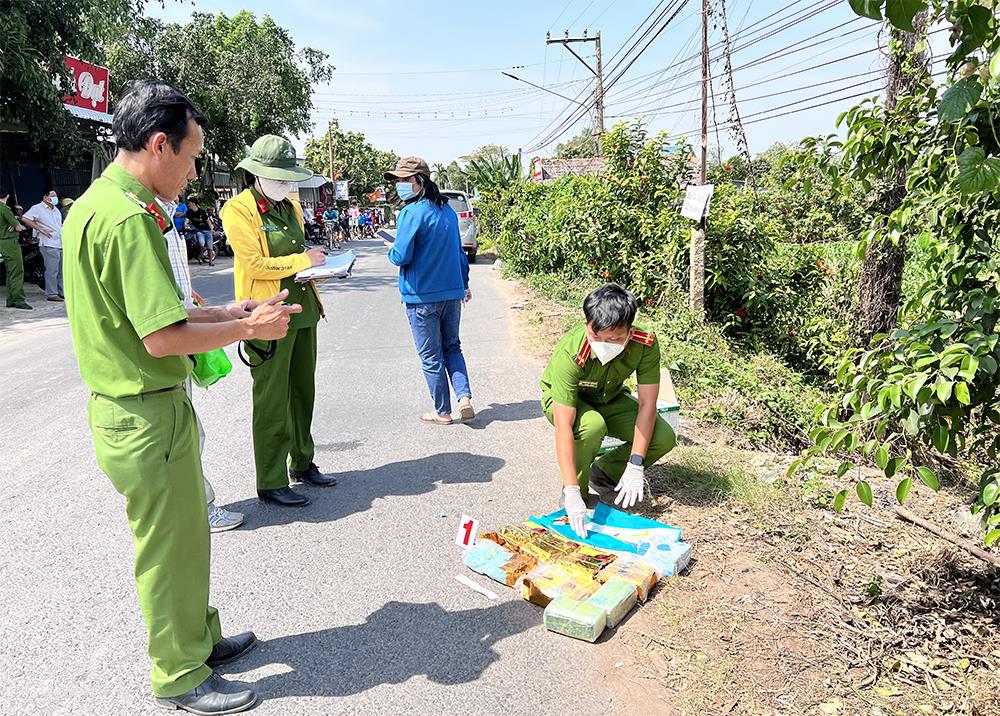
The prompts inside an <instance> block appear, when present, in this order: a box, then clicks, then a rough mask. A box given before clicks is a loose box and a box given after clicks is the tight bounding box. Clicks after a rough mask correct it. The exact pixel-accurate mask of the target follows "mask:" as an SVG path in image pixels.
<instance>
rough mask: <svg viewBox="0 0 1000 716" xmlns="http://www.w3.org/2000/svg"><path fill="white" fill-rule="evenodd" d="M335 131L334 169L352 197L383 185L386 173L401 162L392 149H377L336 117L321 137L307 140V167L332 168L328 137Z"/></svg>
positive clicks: (324, 169) (323, 170)
mask: <svg viewBox="0 0 1000 716" xmlns="http://www.w3.org/2000/svg"><path fill="white" fill-rule="evenodd" d="M331 132H332V134H333V171H334V174H337V175H338V177H337V178H339V179H343V180H346V181H347V182H348V189H349V190H350V192H351V196H354V197H358V198H363V197H364V195H365V194H369V193H371V192H373V191H375V189H376V188H377V187H379V186H382V185H384V184H385V183H386V182H385V179H384V178H383V175H384V174H385V172H386V171H387V170H389V169H392V168H393V167H394V166H395V165H396V162H398V161H399V155H397V154H396V153H395V152H393V151H383V150H381V149H376V148H375V147H374V146H372V144H371V143H369V142H368V140H367V139H366V138H365V135H364V134H362V133H361V132H345V131H344V130H343V129H341V128H340V123H339V122H337V120H333V121H332V122H331V124H330V126H329V127H328V128H327V131H326V132H324V133H323V135H322V136H320V137H313V138H311V139H309V140H308V141H307V142H306V166H307V167H309V168H310V169H312V170H313V171H314V172H316V173H318V174H323V175H326V174H327V173H329V171H330V166H329V164H330V162H329V157H330V154H329V145H328V141H329V139H328V137H329V136H330V133H331Z"/></svg>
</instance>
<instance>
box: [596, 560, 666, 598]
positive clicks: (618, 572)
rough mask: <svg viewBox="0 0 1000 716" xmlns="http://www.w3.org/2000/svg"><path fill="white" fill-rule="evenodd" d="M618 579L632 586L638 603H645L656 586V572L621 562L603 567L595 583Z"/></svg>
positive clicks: (641, 566) (649, 568) (650, 568)
mask: <svg viewBox="0 0 1000 716" xmlns="http://www.w3.org/2000/svg"><path fill="white" fill-rule="evenodd" d="M612 579H619V580H621V581H623V582H628V583H629V584H634V585H635V588H636V590H637V591H638V594H639V601H640V602H645V601H646V599H647V598H648V597H649V593H650V592H651V591H653V587H655V586H656V582H657V578H656V572H655V571H653V568H652V567H647V566H646V565H644V564H638V563H636V562H632V563H628V562H623V561H621V560H619V561H617V562H614V563H613V564H611V565H610V566H608V567H605V568H604V569H602V570H601V571H600V572H599V573H598V574H597V581H598V582H600V583H601V584H605V583H606V582H609V581H611V580H612Z"/></svg>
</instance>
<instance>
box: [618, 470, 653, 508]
mask: <svg viewBox="0 0 1000 716" xmlns="http://www.w3.org/2000/svg"><path fill="white" fill-rule="evenodd" d="M644 475H645V470H644V469H643V467H642V465H633V464H632V463H629V464H628V465H627V466H626V467H625V473H624V474H623V475H622V479H621V480H619V481H618V484H617V485H616V486H615V492H617V493H618V497H616V498H615V504H616V505H621V506H622V507H623V508H625V509H626V510H627V509H629V508H630V507H632V506H634V505H635V503H637V502H642V497H643V494H642V493H643V488H644V485H645V482H646V480H645V476H644Z"/></svg>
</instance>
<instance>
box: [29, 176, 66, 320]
mask: <svg viewBox="0 0 1000 716" xmlns="http://www.w3.org/2000/svg"><path fill="white" fill-rule="evenodd" d="M21 223H22V224H24V225H26V226H30V227H31V228H32V229H34V230H35V233H36V234H37V235H38V236H37V238H38V247H39V249H41V252H42V259H43V260H44V261H45V300H47V301H57V302H61V301H64V300H65V299H66V297H65V295H64V294H63V274H62V227H63V216H62V212H61V211H59V196H58V194H56V192H55V190H54V189H46V190H45V191H44V192H42V200H41V201H40V202H39V203H37V204H35V205H34V206H33V207H31V208H30V209H28V210H27V211H26V212H24V216H22V217H21Z"/></svg>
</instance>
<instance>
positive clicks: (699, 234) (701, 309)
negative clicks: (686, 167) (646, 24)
mask: <svg viewBox="0 0 1000 716" xmlns="http://www.w3.org/2000/svg"><path fill="white" fill-rule="evenodd" d="M701 183H702V184H707V183H708V0H701ZM706 231H707V224H706V220H705V216H704V215H703V216H702V217H701V221H700V222H698V228H695V229H692V230H691V279H690V281H691V284H690V287H689V289H688V305H689V306H690V308H691V310H692V311H693V312H694V313H695V314H696V315H699V316H701V315H704V313H705V234H706Z"/></svg>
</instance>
